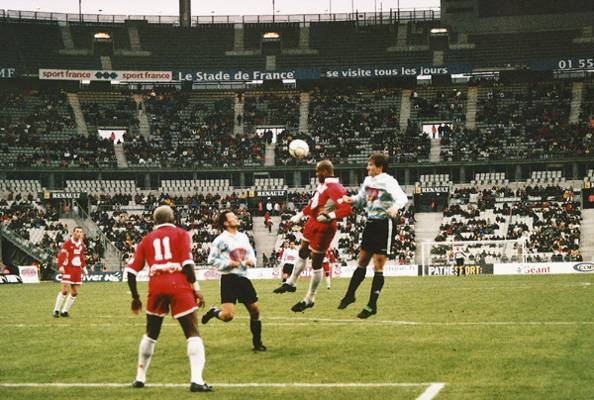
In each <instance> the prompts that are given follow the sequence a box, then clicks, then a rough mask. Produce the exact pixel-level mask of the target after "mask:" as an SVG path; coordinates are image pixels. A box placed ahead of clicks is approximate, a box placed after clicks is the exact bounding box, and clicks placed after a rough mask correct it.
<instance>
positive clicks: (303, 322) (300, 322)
mask: <svg viewBox="0 0 594 400" xmlns="http://www.w3.org/2000/svg"><path fill="white" fill-rule="evenodd" d="M236 319H247V318H236ZM263 321H264V323H265V324H266V325H267V326H315V325H361V326H370V325H372V326H381V325H389V326H395V325H396V326H446V327H448V326H467V327H473V326H523V325H527V326H578V325H594V321H459V322H439V321H399V320H372V321H360V320H355V319H353V320H348V319H330V318H304V317H268V318H265V319H264V320H263ZM271 321H272V322H271ZM274 321H285V322H274ZM292 321H294V322H292ZM145 325H146V324H145V323H144V322H122V323H116V322H114V323H112V322H99V323H95V322H92V323H86V322H81V323H74V322H70V321H69V322H68V323H63V322H59V321H56V322H55V323H49V322H48V323H44V324H25V323H22V324H21V323H0V327H3V328H52V327H77V328H109V327H120V326H145ZM163 326H178V324H176V323H173V322H171V323H169V322H166V323H164V324H163Z"/></svg>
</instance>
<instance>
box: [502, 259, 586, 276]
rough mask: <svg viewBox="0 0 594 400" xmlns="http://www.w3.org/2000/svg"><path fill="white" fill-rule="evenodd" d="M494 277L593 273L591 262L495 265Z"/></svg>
mask: <svg viewBox="0 0 594 400" xmlns="http://www.w3.org/2000/svg"><path fill="white" fill-rule="evenodd" d="M493 273H494V274H495V275H550V274H588V273H594V263H591V262H550V263H528V264H495V266H494V270H493Z"/></svg>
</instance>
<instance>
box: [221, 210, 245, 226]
mask: <svg viewBox="0 0 594 400" xmlns="http://www.w3.org/2000/svg"><path fill="white" fill-rule="evenodd" d="M218 222H219V228H220V229H221V230H222V231H226V230H229V229H232V230H233V229H237V228H238V227H239V225H240V224H241V222H240V221H239V218H237V215H235V213H234V212H233V211H231V210H223V211H221V213H220V214H219V221H218Z"/></svg>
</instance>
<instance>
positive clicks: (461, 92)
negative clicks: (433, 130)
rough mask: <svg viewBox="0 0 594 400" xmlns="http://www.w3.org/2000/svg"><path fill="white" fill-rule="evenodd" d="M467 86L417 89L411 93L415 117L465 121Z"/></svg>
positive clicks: (457, 121) (458, 122) (456, 121)
mask: <svg viewBox="0 0 594 400" xmlns="http://www.w3.org/2000/svg"><path fill="white" fill-rule="evenodd" d="M466 91H467V88H465V87H460V88H449V89H446V88H437V89H433V88H429V89H418V90H415V91H413V92H412V94H411V103H412V107H413V112H414V113H415V114H416V118H418V119H423V120H433V121H448V122H453V123H456V124H463V123H464V122H465V121H466V102H467V100H468V97H467V95H466Z"/></svg>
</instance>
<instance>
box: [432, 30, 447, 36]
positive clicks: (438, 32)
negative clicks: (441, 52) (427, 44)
mask: <svg viewBox="0 0 594 400" xmlns="http://www.w3.org/2000/svg"><path fill="white" fill-rule="evenodd" d="M446 33H448V28H433V29H431V34H432V35H443V34H446Z"/></svg>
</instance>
